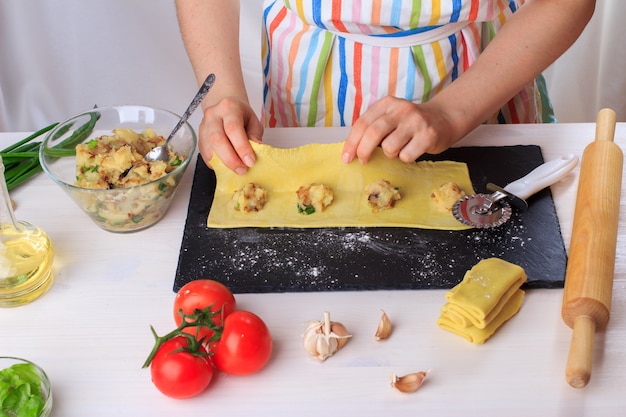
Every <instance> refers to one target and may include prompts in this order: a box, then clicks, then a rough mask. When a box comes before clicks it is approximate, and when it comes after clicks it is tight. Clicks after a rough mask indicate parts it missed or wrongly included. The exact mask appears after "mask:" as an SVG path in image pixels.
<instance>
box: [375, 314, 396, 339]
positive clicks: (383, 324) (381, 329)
mask: <svg viewBox="0 0 626 417" xmlns="http://www.w3.org/2000/svg"><path fill="white" fill-rule="evenodd" d="M391 329H392V326H391V320H389V316H387V313H385V311H384V310H383V315H382V316H381V318H380V322H378V328H376V334H375V335H374V338H375V339H376V340H385V339H387V338H388V337H389V336H390V335H391Z"/></svg>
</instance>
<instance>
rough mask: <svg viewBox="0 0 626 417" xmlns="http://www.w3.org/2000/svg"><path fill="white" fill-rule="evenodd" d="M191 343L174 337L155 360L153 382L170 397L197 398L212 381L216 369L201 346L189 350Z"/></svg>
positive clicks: (159, 351) (152, 373)
mask: <svg viewBox="0 0 626 417" xmlns="http://www.w3.org/2000/svg"><path fill="white" fill-rule="evenodd" d="M191 339H192V340H193V338H191ZM189 341H190V338H189V337H186V336H175V337H173V338H171V339H169V340H167V341H165V342H164V343H163V344H161V346H160V347H159V349H158V350H157V352H156V354H155V355H154V358H153V359H152V363H151V365H150V374H151V375H152V382H153V383H154V385H155V386H156V387H157V389H158V390H159V391H161V392H162V393H163V394H164V395H167V396H168V397H171V398H177V399H183V398H190V397H193V396H196V395H198V394H200V393H201V392H203V391H204V390H205V389H206V388H207V387H208V386H209V383H210V382H211V379H212V378H213V366H212V365H211V361H210V359H209V357H208V353H207V351H206V350H205V349H204V347H202V346H192V347H190V342H189ZM195 343H197V341H196V342H195Z"/></svg>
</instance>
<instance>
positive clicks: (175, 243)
mask: <svg viewBox="0 0 626 417" xmlns="http://www.w3.org/2000/svg"><path fill="white" fill-rule="evenodd" d="M594 131H595V125H594V124H560V125H508V126H481V127H480V128H478V129H477V130H476V131H475V132H473V133H472V134H470V135H469V136H468V137H467V138H465V139H464V140H463V141H461V142H460V143H459V144H458V145H465V146H467V145H517V144H539V145H541V148H542V150H543V153H544V158H545V159H551V158H555V157H558V156H560V155H562V154H564V153H574V154H576V155H578V156H582V151H583V149H584V147H585V146H586V145H587V144H588V143H590V142H591V141H592V140H593V139H594ZM345 134H346V130H345V129H341V128H333V129H274V130H269V131H267V132H266V141H268V142H270V143H274V144H276V145H277V146H284V145H285V143H286V142H285V141H286V140H287V139H288V138H298V139H297V140H299V141H307V140H317V141H319V140H320V139H321V138H323V140H324V141H337V140H342V139H343V138H344V137H345ZM24 136H26V134H21V133H0V148H3V147H5V146H6V145H8V144H10V143H12V142H14V141H15V140H17V139H19V138H22V137H24ZM615 141H616V142H617V143H618V144H620V145H621V146H622V148H624V146H626V124H624V123H620V124H618V127H617V129H616V138H615ZM193 172H194V170H193V167H190V169H189V170H188V172H187V174H186V176H185V178H184V182H183V184H181V187H180V189H179V191H178V194H177V197H176V201H175V202H174V203H173V205H172V207H171V208H170V211H169V212H168V214H167V215H166V217H165V218H164V219H163V220H162V221H161V222H160V223H159V224H157V225H155V226H153V227H152V228H149V229H147V230H144V231H141V232H138V233H134V234H112V233H108V232H105V231H102V230H100V229H99V228H98V227H96V226H95V225H94V224H92V223H91V220H89V219H88V218H87V216H85V215H84V214H83V213H82V212H80V210H79V209H78V207H76V206H75V205H74V203H73V202H72V201H71V200H70V199H69V197H68V196H66V195H65V194H64V192H63V191H62V190H61V189H60V188H59V187H58V186H56V185H55V184H54V183H53V182H52V180H50V179H49V178H47V177H46V176H45V174H40V175H39V176H37V177H36V178H34V179H33V180H31V181H30V182H29V183H28V184H27V185H24V186H22V187H20V188H18V189H17V190H16V191H15V192H14V193H13V195H12V197H13V199H14V200H15V201H16V203H17V205H18V208H17V211H16V214H17V216H18V218H20V219H23V220H27V221H30V222H32V223H34V224H36V225H38V226H40V227H41V228H42V229H44V230H45V231H46V232H47V233H48V234H49V236H50V238H51V239H52V242H53V244H54V247H55V251H56V258H55V263H54V272H55V280H56V281H55V283H54V284H53V287H52V289H51V290H50V291H49V292H48V293H47V294H46V295H45V296H44V297H43V298H41V299H39V300H37V301H35V302H33V303H31V304H29V305H25V306H21V307H17V308H11V309H2V310H0V355H11V356H19V357H24V358H27V359H29V360H32V361H34V362H36V363H38V364H39V365H41V366H42V367H43V368H44V369H45V370H46V372H47V373H48V375H49V377H50V378H51V380H52V387H53V392H54V403H55V404H54V409H53V413H52V415H53V416H57V417H73V416H76V417H86V416H90V417H94V416H107V417H110V416H115V415H120V416H168V417H169V416H173V415H176V416H185V415H186V416H192V415H196V416H207V415H212V416H226V415H228V416H276V415H281V416H290V415H291V416H293V415H298V416H320V415H329V416H348V415H353V416H391V415H418V416H444V415H453V416H457V415H458V416H461V415H462V416H481V417H485V416H498V417H500V416H503V415H507V416H542V417H549V416H586V415H589V416H617V415H620V416H621V415H623V413H624V409H625V408H626V395H625V391H624V387H625V386H626V288H625V287H626V237H625V236H626V233H625V232H626V230H625V229H626V218H624V215H626V207H625V204H626V192H625V190H624V186H622V197H621V202H622V203H621V211H620V214H621V219H620V231H619V241H618V249H617V252H618V253H617V260H616V274H615V281H614V292H613V308H612V317H611V321H610V323H609V325H608V328H607V329H606V331H604V332H602V333H598V334H596V339H595V342H596V346H595V347H596V349H595V353H594V360H593V375H592V379H591V382H590V383H589V385H588V386H587V387H586V388H584V389H579V390H577V389H574V388H571V387H570V386H569V385H568V384H567V383H566V381H565V378H564V370H565V361H566V357H567V352H568V349H569V341H570V337H571V329H569V328H568V327H567V326H566V325H565V324H564V323H563V321H562V320H561V315H560V314H561V301H562V293H563V291H562V290H560V289H551V290H531V291H528V292H527V295H526V298H525V301H524V304H523V306H522V309H521V310H520V312H519V314H518V315H517V316H515V317H514V318H513V319H512V320H511V321H510V322H508V323H507V324H506V325H505V326H503V327H502V328H501V329H500V330H499V331H498V333H496V335H495V336H494V337H493V338H492V339H490V340H488V341H487V343H486V344H484V345H479V346H476V345H473V344H471V343H469V342H467V341H465V340H464V339H462V338H460V337H458V336H456V335H454V334H452V333H449V332H446V331H443V330H441V329H439V328H438V327H437V326H436V324H435V320H436V319H437V317H438V315H439V308H440V307H441V305H442V304H443V303H444V293H445V291H442V290H423V291H364V292H334V293H287V294H241V295H237V299H238V304H239V307H240V308H241V309H247V310H251V311H253V312H255V313H257V314H258V315H259V316H261V317H262V318H263V319H264V320H265V321H266V323H267V324H268V326H269V327H270V329H271V332H272V334H273V337H274V346H275V350H274V354H273V357H272V360H271V361H270V363H269V364H268V366H267V367H266V368H265V369H264V370H263V371H261V372H260V373H258V374H255V375H253V376H247V377H232V376H225V375H219V376H217V377H216V378H215V379H214V381H213V383H212V385H211V387H210V388H209V390H208V391H206V392H205V393H204V394H202V395H200V396H198V397H196V398H193V399H189V400H172V399H169V398H166V397H164V396H163V395H161V394H160V393H159V392H158V391H157V390H156V388H154V387H153V385H152V383H151V381H150V372H149V371H148V370H146V369H141V365H142V363H143V361H144V359H145V358H146V356H147V355H148V353H149V351H150V349H151V346H152V336H151V334H150V331H149V325H150V324H153V325H154V326H155V328H156V330H157V331H158V332H161V333H163V332H165V331H167V330H170V329H171V328H173V322H172V301H173V298H174V293H173V292H172V283H173V278H174V274H175V272H176V266H177V262H178V253H179V249H180V243H181V239H182V234H183V228H184V222H185V216H186V212H187V203H188V199H189V191H190V188H191V183H192V176H193ZM577 178H578V168H576V170H575V173H574V174H572V175H571V176H570V177H568V178H567V179H566V180H564V181H563V182H561V183H559V184H556V185H555V186H553V195H554V198H555V202H556V207H557V213H558V215H559V218H560V221H561V227H562V233H563V237H564V242H565V245H566V247H569V239H570V236H571V224H572V219H573V211H574V202H575V196H576V187H577ZM381 308H382V309H384V310H385V311H386V312H387V313H388V315H389V316H390V318H391V320H392V322H393V323H394V326H395V332H394V334H393V336H392V337H391V338H390V339H389V340H387V341H385V342H376V341H374V338H373V333H374V330H375V325H376V324H377V322H378V319H379V317H380V309H381ZM325 310H328V311H330V312H331V313H332V317H333V318H334V319H336V320H338V321H341V322H343V323H344V324H345V325H346V327H347V328H348V329H349V330H350V332H351V333H352V334H353V335H354V337H353V338H352V340H351V341H350V343H349V345H348V347H346V348H345V349H344V350H342V351H341V352H340V354H338V355H336V356H334V357H333V358H331V359H329V360H327V361H326V362H324V363H318V362H317V361H316V360H315V359H312V358H310V357H308V356H307V354H306V353H305V352H304V350H303V348H302V346H301V333H302V330H303V325H304V323H305V322H306V321H308V320H311V319H321V318H322V314H323V312H324V311H325ZM427 369H430V370H431V373H430V375H429V378H428V380H427V383H426V384H425V385H424V386H423V387H422V388H421V390H420V391H418V392H416V393H414V394H408V395H407V394H402V393H400V392H397V391H395V390H393V389H392V388H391V387H390V386H389V375H390V373H392V372H395V373H397V374H404V373H409V372H415V371H419V370H427Z"/></svg>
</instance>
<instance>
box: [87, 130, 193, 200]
mask: <svg viewBox="0 0 626 417" xmlns="http://www.w3.org/2000/svg"><path fill="white" fill-rule="evenodd" d="M164 143H165V138H164V137H163V136H157V134H156V133H155V132H154V130H152V129H151V128H146V129H145V130H144V131H143V132H142V133H136V132H135V131H133V130H132V129H129V128H124V129H114V130H113V135H111V136H100V137H98V138H96V139H92V140H90V141H89V142H86V143H81V144H79V145H77V146H76V185H77V186H78V187H83V188H91V189H97V190H110V189H115V188H129V187H132V186H135V185H140V184H145V183H148V182H150V181H154V180H156V179H159V178H161V177H163V176H165V175H166V174H167V173H169V172H172V171H173V170H174V169H176V167H177V166H179V165H180V164H181V163H182V159H181V157H180V156H179V155H178V154H177V153H175V152H172V151H170V160H169V162H167V163H166V162H163V161H151V162H148V161H146V160H145V159H144V155H145V154H146V153H148V152H149V151H150V150H151V149H153V148H155V147H157V146H160V145H163V144H164ZM171 185H173V184H171Z"/></svg>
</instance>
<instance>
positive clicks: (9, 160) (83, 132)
mask: <svg viewBox="0 0 626 417" xmlns="http://www.w3.org/2000/svg"><path fill="white" fill-rule="evenodd" d="M99 118H100V113H98V112H93V113H91V114H90V118H89V121H87V122H86V123H85V124H83V125H82V126H79V127H78V129H76V130H75V131H74V132H73V133H72V134H71V135H70V137H68V138H67V139H65V140H63V141H61V142H60V143H58V144H57V145H55V146H54V147H52V148H50V149H46V151H45V152H46V154H47V155H50V156H52V157H62V156H73V155H76V145H78V144H79V143H81V142H83V141H84V140H85V139H86V138H87V137H88V136H89V135H90V134H91V132H92V131H93V129H94V126H95V125H96V122H97V121H98V119H99ZM57 125H58V123H52V124H51V125H48V126H46V127H44V128H42V129H39V130H38V131H36V132H34V133H33V134H31V135H29V136H27V137H25V138H24V139H22V140H20V141H18V142H16V143H14V144H13V145H11V146H8V147H6V148H4V149H2V150H0V156H1V157H2V160H3V162H4V169H5V171H4V176H5V179H6V183H7V188H8V189H9V190H12V189H14V188H15V187H17V186H18V185H20V184H22V183H24V182H25V181H26V180H28V179H29V178H31V177H33V176H34V175H36V174H38V173H39V172H41V171H42V170H43V169H42V167H41V163H40V161H39V148H40V147H41V142H33V140H34V139H36V138H38V137H40V136H41V135H43V134H44V133H47V132H49V131H50V130H52V129H54V128H55V127H56V126H57ZM71 127H72V124H71V123H68V124H67V125H66V126H63V127H62V128H61V129H59V130H58V131H57V132H55V135H54V137H55V138H59V137H61V136H63V135H64V134H65V133H67V132H68V131H69V130H70V128H71Z"/></svg>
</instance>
